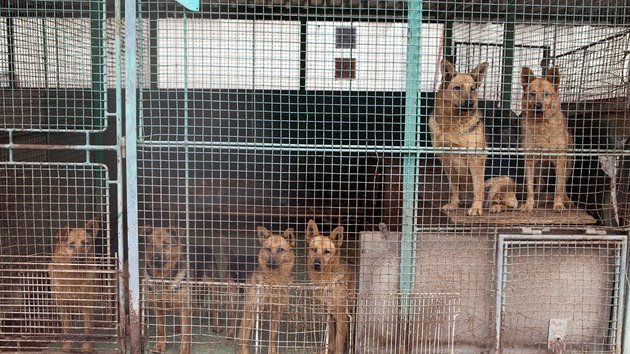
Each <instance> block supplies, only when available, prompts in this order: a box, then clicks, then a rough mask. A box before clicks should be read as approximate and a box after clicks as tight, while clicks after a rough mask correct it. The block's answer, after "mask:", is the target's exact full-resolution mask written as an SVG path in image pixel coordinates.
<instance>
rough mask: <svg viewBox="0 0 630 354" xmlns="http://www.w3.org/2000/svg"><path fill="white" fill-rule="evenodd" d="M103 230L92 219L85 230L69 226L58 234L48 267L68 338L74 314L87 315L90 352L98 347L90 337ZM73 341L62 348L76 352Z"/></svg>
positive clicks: (86, 342) (83, 347) (85, 325)
mask: <svg viewBox="0 0 630 354" xmlns="http://www.w3.org/2000/svg"><path fill="white" fill-rule="evenodd" d="M99 230H100V221H99V220H98V219H96V218H95V219H92V220H89V221H88V222H86V223H85V226H84V227H83V228H74V229H71V228H69V227H66V228H63V229H60V230H58V231H57V233H56V234H55V247H54V251H53V255H52V261H51V263H50V264H49V265H48V275H49V277H50V283H51V288H52V291H53V298H54V300H55V302H56V304H57V307H58V309H59V315H60V317H61V326H62V328H63V334H64V336H66V337H67V336H68V335H70V332H71V328H72V317H73V314H74V313H77V312H79V313H82V315H83V335H84V336H85V338H84V341H83V344H82V345H81V352H83V353H90V352H92V350H93V349H94V344H93V343H92V342H91V340H90V337H91V336H92V331H93V323H92V322H93V313H92V311H93V307H94V306H95V305H96V302H97V301H98V297H99V294H98V288H99V287H98V283H99V275H98V274H99V272H98V266H97V265H96V252H95V246H94V243H95V238H96V237H97V235H98V232H99ZM72 344H73V342H72V341H70V340H69V339H68V338H66V339H65V342H64V343H63V346H62V348H61V350H62V351H64V352H69V351H71V350H72Z"/></svg>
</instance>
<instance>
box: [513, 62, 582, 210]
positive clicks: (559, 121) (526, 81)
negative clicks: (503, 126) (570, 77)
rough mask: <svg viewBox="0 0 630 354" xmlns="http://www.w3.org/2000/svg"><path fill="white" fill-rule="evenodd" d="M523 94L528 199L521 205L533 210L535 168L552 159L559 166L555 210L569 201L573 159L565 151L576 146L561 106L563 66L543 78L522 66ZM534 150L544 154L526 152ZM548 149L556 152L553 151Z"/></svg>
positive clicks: (523, 138) (556, 168)
mask: <svg viewBox="0 0 630 354" xmlns="http://www.w3.org/2000/svg"><path fill="white" fill-rule="evenodd" d="M521 84H522V86H523V98H522V101H521V109H522V112H521V129H522V130H521V145H522V147H523V148H524V149H525V182H526V186H527V200H526V201H525V204H523V205H522V206H521V210H523V211H532V210H533V209H534V206H535V201H534V175H535V169H536V167H538V166H539V165H541V164H543V163H551V164H552V165H553V166H554V167H555V170H556V188H555V196H554V201H553V210H554V211H556V212H560V211H563V210H565V202H567V203H570V202H571V201H570V199H569V198H568V197H567V194H566V184H567V180H568V178H569V177H570V175H571V169H572V164H573V162H572V160H571V158H570V157H568V156H567V155H566V153H567V152H569V151H570V150H571V148H572V146H573V139H572V137H571V134H570V133H569V127H568V125H567V118H566V116H565V115H564V113H563V112H562V110H561V107H560V97H559V96H558V90H559V88H560V70H559V69H558V68H557V67H553V68H549V69H547V71H546V72H545V75H544V77H543V78H537V77H536V75H535V74H534V72H533V71H532V70H531V69H530V68H528V67H523V69H522V70H521ZM534 150H547V151H546V152H545V151H541V152H543V153H542V154H538V155H534V154H527V152H531V151H534ZM549 151H551V152H552V153H557V155H556V154H550V153H549Z"/></svg>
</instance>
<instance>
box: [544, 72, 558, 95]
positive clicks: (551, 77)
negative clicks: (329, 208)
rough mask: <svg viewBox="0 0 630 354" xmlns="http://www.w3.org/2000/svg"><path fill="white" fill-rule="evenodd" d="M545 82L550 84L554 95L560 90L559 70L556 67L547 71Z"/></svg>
mask: <svg viewBox="0 0 630 354" xmlns="http://www.w3.org/2000/svg"><path fill="white" fill-rule="evenodd" d="M545 80H547V81H549V82H551V84H552V85H553V89H554V90H556V93H558V92H559V90H560V69H559V68H558V67H557V66H554V67H551V68H549V69H547V71H546V72H545Z"/></svg>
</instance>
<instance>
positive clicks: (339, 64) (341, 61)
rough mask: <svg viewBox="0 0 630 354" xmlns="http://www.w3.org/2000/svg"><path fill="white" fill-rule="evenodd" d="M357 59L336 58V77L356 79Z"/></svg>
mask: <svg viewBox="0 0 630 354" xmlns="http://www.w3.org/2000/svg"><path fill="white" fill-rule="evenodd" d="M356 70H357V60H356V59H354V58H335V79H355V78H356V76H357V74H356Z"/></svg>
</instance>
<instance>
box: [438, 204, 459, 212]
mask: <svg viewBox="0 0 630 354" xmlns="http://www.w3.org/2000/svg"><path fill="white" fill-rule="evenodd" d="M457 208H459V202H450V203H447V204H444V205H442V210H444V211H450V210H455V209H457Z"/></svg>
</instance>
